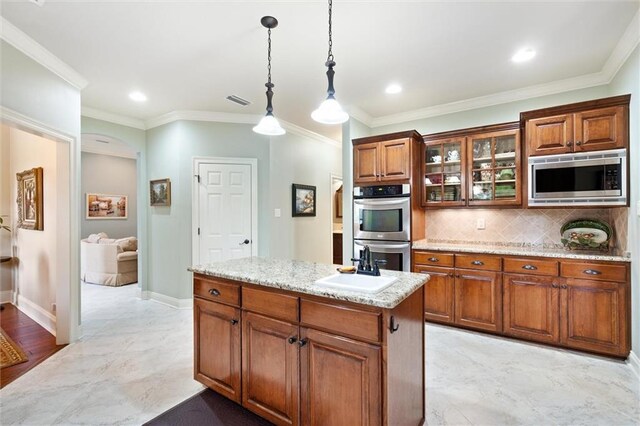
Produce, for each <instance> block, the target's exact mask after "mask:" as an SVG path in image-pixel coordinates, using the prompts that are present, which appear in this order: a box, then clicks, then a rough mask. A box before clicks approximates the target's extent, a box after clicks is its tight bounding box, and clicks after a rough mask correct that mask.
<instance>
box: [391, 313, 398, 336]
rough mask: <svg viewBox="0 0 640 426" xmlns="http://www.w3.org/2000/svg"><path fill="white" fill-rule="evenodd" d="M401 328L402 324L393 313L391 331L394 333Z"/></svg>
mask: <svg viewBox="0 0 640 426" xmlns="http://www.w3.org/2000/svg"><path fill="white" fill-rule="evenodd" d="M399 328H400V324H398V323H396V319H395V318H394V317H393V315H391V320H390V322H389V331H390V332H391V333H392V334H393V333H395V332H396V331H398V329H399Z"/></svg>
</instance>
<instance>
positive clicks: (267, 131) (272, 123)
mask: <svg viewBox="0 0 640 426" xmlns="http://www.w3.org/2000/svg"><path fill="white" fill-rule="evenodd" d="M260 23H261V24H262V26H263V27H265V28H267V29H268V31H267V34H268V48H267V61H268V62H267V63H268V65H267V83H266V84H265V87H266V88H267V113H266V114H265V116H264V117H262V119H261V120H260V122H259V123H258V125H257V126H255V127H254V128H253V131H254V132H256V133H260V134H261V135H267V136H278V135H284V134H285V133H286V132H285V130H284V129H283V128H282V127H281V126H280V123H279V122H278V120H277V119H276V118H275V117H274V116H273V104H272V102H271V101H272V99H273V87H274V85H273V83H271V29H272V28H275V27H277V26H278V20H277V19H276V18H274V17H273V16H263V17H262V19H260Z"/></svg>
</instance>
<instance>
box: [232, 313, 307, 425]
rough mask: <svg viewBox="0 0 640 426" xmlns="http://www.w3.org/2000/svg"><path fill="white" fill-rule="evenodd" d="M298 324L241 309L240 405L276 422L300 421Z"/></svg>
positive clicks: (285, 423) (288, 423)
mask: <svg viewBox="0 0 640 426" xmlns="http://www.w3.org/2000/svg"><path fill="white" fill-rule="evenodd" d="M298 352H299V350H298V326H297V325H294V324H291V323H288V322H285V321H279V320H275V319H272V318H268V317H265V316H262V315H258V314H255V313H252V312H247V311H244V312H243V314H242V405H243V406H244V407H245V408H247V409H249V410H251V411H253V412H254V413H256V414H258V415H259V416H261V417H263V418H265V419H267V420H269V421H271V422H273V423H275V424H279V425H297V424H299V412H300V410H299V408H300V405H299V401H300V392H299V381H298V379H299V359H298Z"/></svg>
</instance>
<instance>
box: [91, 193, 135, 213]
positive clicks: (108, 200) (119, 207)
mask: <svg viewBox="0 0 640 426" xmlns="http://www.w3.org/2000/svg"><path fill="white" fill-rule="evenodd" d="M128 213H129V205H128V204H127V196H126V195H105V194H92V193H87V216H86V217H87V219H126V218H127V215H128Z"/></svg>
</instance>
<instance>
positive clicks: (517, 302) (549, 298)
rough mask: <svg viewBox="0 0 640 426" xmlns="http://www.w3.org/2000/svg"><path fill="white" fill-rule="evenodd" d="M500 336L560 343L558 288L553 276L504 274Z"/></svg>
mask: <svg viewBox="0 0 640 426" xmlns="http://www.w3.org/2000/svg"><path fill="white" fill-rule="evenodd" d="M503 283H504V285H503V291H504V294H503V300H502V301H503V310H502V314H503V316H504V322H503V324H504V330H503V331H504V333H505V334H507V335H509V336H515V337H520V338H524V339H528V340H535V341H538V342H545V343H558V342H559V340H560V298H559V294H560V288H559V285H558V283H557V278H556V277H545V276H534V275H512V274H504V277H503Z"/></svg>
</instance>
